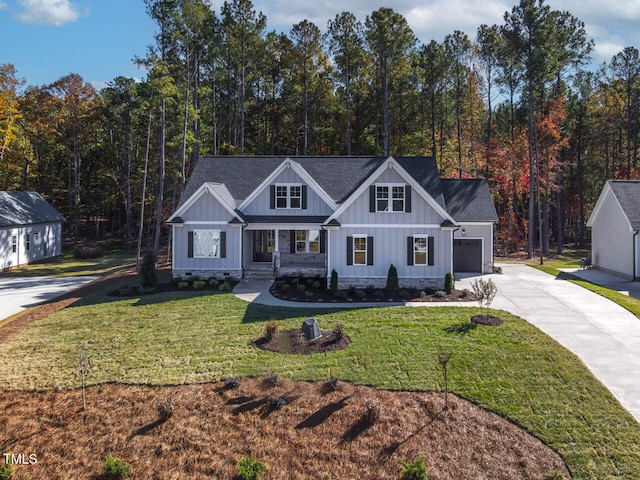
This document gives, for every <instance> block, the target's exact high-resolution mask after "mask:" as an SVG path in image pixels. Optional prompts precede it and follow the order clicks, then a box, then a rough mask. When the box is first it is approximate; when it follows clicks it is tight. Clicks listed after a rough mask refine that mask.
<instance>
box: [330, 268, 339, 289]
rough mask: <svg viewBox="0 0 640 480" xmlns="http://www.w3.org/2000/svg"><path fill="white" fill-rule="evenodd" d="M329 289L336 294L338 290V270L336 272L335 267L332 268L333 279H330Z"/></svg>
mask: <svg viewBox="0 0 640 480" xmlns="http://www.w3.org/2000/svg"><path fill="white" fill-rule="evenodd" d="M329 290H331V293H333V294H334V295H335V294H336V292H337V291H338V272H336V269H335V268H334V269H333V270H331V279H330V280H329Z"/></svg>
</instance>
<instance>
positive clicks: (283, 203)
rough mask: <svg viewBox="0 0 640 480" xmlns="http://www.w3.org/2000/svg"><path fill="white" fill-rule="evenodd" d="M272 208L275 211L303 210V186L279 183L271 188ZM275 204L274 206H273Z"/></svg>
mask: <svg viewBox="0 0 640 480" xmlns="http://www.w3.org/2000/svg"><path fill="white" fill-rule="evenodd" d="M271 188H272V190H271V191H272V195H273V197H272V199H273V200H272V202H273V203H272V207H271V208H274V206H275V208H276V209H294V210H299V209H304V208H305V200H304V193H305V192H304V191H305V186H304V185H301V184H299V183H297V184H288V183H287V184H285V183H279V184H276V185H275V186H272V187H271ZM274 204H275V205H274Z"/></svg>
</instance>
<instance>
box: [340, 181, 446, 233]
mask: <svg viewBox="0 0 640 480" xmlns="http://www.w3.org/2000/svg"><path fill="white" fill-rule="evenodd" d="M376 183H400V184H404V183H406V182H405V180H404V179H403V178H402V177H401V176H400V174H399V173H398V172H397V171H395V170H385V171H384V172H383V173H382V175H380V177H378V179H377V180H376V181H375V182H374V183H373V186H375V184H376ZM410 201H411V212H371V211H370V193H369V190H368V189H367V190H366V191H365V192H364V193H363V194H362V195H360V196H359V197H358V198H357V199H355V201H354V202H353V203H352V204H351V205H349V208H347V210H345V211H344V212H343V213H342V215H340V216H339V218H337V220H338V221H339V222H340V223H341V224H343V225H344V224H375V225H396V224H412V225H418V224H419V225H440V224H441V223H442V221H443V220H444V218H443V217H442V216H440V215H439V214H438V213H437V212H436V211H435V210H434V209H433V207H431V205H429V204H428V203H427V202H426V201H425V200H424V199H423V198H422V197H421V196H420V195H419V194H418V193H417V192H416V191H415V189H413V188H412V189H411V200H410Z"/></svg>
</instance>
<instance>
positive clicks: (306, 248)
mask: <svg viewBox="0 0 640 480" xmlns="http://www.w3.org/2000/svg"><path fill="white" fill-rule="evenodd" d="M311 231H316V232H318V239H317V240H310V235H309V232H311ZM295 232H296V233H295V237H296V238H295V242H296V243H295V248H294V251H295V252H296V253H320V234H321V233H320V230H319V229H311V230H303V229H298V230H296V231H295ZM298 232H304V240H298ZM302 242H304V250H298V243H302ZM311 243H317V244H318V250H317V251H316V252H312V251H311V248H310V246H309V244H311Z"/></svg>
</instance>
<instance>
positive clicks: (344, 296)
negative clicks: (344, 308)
mask: <svg viewBox="0 0 640 480" xmlns="http://www.w3.org/2000/svg"><path fill="white" fill-rule="evenodd" d="M333 296H334V297H336V298H339V299H340V300H346V299H347V297H348V296H349V295H347V292H345V291H344V290H338V291H337V292H335V293H334V294H333Z"/></svg>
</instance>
